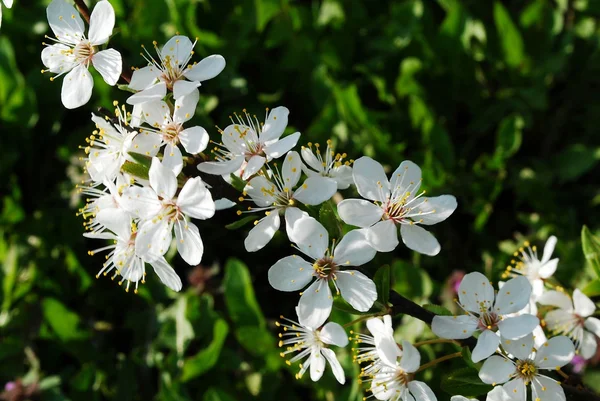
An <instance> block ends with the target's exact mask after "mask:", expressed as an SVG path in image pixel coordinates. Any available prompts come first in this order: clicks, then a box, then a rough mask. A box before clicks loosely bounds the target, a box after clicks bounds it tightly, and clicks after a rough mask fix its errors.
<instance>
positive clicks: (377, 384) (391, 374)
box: [371, 369, 414, 401]
mask: <svg viewBox="0 0 600 401" xmlns="http://www.w3.org/2000/svg"><path fill="white" fill-rule="evenodd" d="M396 375H397V370H396V369H385V370H381V371H379V372H378V373H376V374H375V376H374V377H373V380H371V392H372V393H373V395H374V396H375V398H377V399H378V400H390V399H392V397H393V396H395V395H397V394H400V393H402V392H405V391H406V387H405V386H404V385H402V384H399V383H398V381H397V380H396ZM405 394H406V393H405ZM407 395H408V397H407V398H404V399H402V401H414V397H412V396H411V395H410V394H407ZM409 397H410V398H409ZM411 398H412V399H411Z"/></svg>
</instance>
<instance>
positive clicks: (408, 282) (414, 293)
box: [391, 260, 433, 300]
mask: <svg viewBox="0 0 600 401" xmlns="http://www.w3.org/2000/svg"><path fill="white" fill-rule="evenodd" d="M391 271H392V278H393V280H392V283H393V284H392V289H393V290H394V291H396V292H397V293H399V294H401V295H403V296H405V297H406V298H409V299H412V300H415V299H425V298H428V297H429V296H430V295H431V293H432V292H433V283H432V281H431V278H430V277H429V275H428V274H427V272H426V271H425V270H423V269H422V268H420V267H417V266H413V265H411V264H409V263H407V262H404V261H402V260H396V261H395V262H394V263H392V265H391Z"/></svg>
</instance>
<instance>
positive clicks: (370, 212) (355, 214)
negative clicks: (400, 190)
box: [337, 199, 398, 240]
mask: <svg viewBox="0 0 600 401" xmlns="http://www.w3.org/2000/svg"><path fill="white" fill-rule="evenodd" d="M337 210H338V213H339V215H340V218H341V219H342V220H343V221H344V222H345V223H346V224H350V225H353V226H357V227H361V228H364V227H370V226H372V225H373V224H375V223H377V222H378V221H379V220H381V216H382V215H383V209H382V208H381V207H379V206H377V205H376V204H374V203H373V202H369V201H367V200H364V199H344V200H343V201H341V202H340V203H338V205H337ZM397 239H398V235H396V240H397Z"/></svg>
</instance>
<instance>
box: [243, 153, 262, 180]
mask: <svg viewBox="0 0 600 401" xmlns="http://www.w3.org/2000/svg"><path fill="white" fill-rule="evenodd" d="M265 162H266V159H265V158H264V157H262V156H258V155H254V156H252V157H251V158H250V160H248V164H246V167H245V168H244V174H243V175H242V179H243V180H247V179H248V178H250V177H252V176H253V175H254V174H256V173H257V172H258V171H260V169H261V168H262V167H263V166H264V165H265Z"/></svg>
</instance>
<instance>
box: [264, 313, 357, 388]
mask: <svg viewBox="0 0 600 401" xmlns="http://www.w3.org/2000/svg"><path fill="white" fill-rule="evenodd" d="M281 319H282V320H283V322H277V323H276V324H277V326H278V327H283V333H280V334H279V337H280V338H281V341H279V346H280V347H285V351H282V352H281V353H280V355H281V356H282V357H287V355H289V354H292V353H296V352H298V354H297V355H294V356H293V357H292V358H291V359H288V360H286V363H287V364H288V365H291V364H292V363H295V362H297V361H303V362H302V363H300V371H299V372H298V373H297V374H296V379H300V378H301V377H302V375H303V374H304V373H305V372H306V371H307V370H308V369H310V378H311V380H312V381H318V380H319V379H320V378H321V376H323V373H324V372H325V364H326V363H325V362H326V361H327V362H329V366H331V370H332V371H333V375H334V376H335V378H336V379H337V381H338V382H340V384H344V383H345V382H346V376H345V374H344V370H343V369H342V366H341V365H340V363H339V361H338V360H337V357H336V355H335V352H333V351H332V350H331V349H330V348H329V347H327V345H336V346H338V347H345V346H346V345H347V344H348V337H347V336H346V332H345V331H344V329H343V328H342V326H340V325H339V324H337V323H333V322H329V323H327V324H326V325H324V326H323V327H321V328H316V329H315V328H313V327H310V326H304V325H302V324H299V323H297V322H294V321H293V320H289V319H286V318H284V317H283V316H281Z"/></svg>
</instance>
